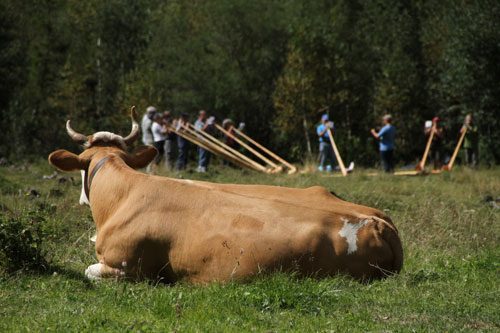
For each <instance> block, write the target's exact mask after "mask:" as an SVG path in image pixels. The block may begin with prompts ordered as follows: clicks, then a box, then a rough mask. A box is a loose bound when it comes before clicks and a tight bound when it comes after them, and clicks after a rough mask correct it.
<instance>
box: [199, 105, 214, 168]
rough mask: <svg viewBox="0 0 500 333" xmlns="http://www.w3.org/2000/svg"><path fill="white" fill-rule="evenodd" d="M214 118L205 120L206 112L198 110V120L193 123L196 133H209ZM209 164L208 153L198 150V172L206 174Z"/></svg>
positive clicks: (201, 149)
mask: <svg viewBox="0 0 500 333" xmlns="http://www.w3.org/2000/svg"><path fill="white" fill-rule="evenodd" d="M214 119H215V118H214V117H210V118H208V119H207V111H205V110H200V113H199V115H198V120H196V122H195V123H194V127H196V129H197V130H198V131H204V132H207V133H210V132H211V131H212V125H213V123H214ZM209 163H210V152H209V151H208V150H205V149H203V148H201V147H200V148H199V160H198V169H197V171H198V172H207V168H208V164H209Z"/></svg>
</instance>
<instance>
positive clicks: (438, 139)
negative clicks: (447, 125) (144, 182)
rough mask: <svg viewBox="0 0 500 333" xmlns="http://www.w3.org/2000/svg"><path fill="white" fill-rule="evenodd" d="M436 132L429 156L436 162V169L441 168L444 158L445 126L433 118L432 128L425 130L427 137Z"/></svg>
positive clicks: (436, 118)
mask: <svg viewBox="0 0 500 333" xmlns="http://www.w3.org/2000/svg"><path fill="white" fill-rule="evenodd" d="M433 131H434V136H433V137H432V145H431V151H430V153H429V155H430V156H431V159H432V160H433V161H434V169H440V168H441V159H442V158H443V156H442V155H443V137H444V129H443V126H441V125H440V124H439V118H438V117H434V118H432V126H431V127H426V128H425V131H424V132H425V135H427V136H429V135H431V133H432V132H433Z"/></svg>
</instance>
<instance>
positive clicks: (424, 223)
mask: <svg viewBox="0 0 500 333" xmlns="http://www.w3.org/2000/svg"><path fill="white" fill-rule="evenodd" d="M54 170H55V169H54V168H52V167H51V166H49V165H48V163H47V162H46V161H45V160H41V161H37V162H35V163H31V164H29V163H26V164H24V165H17V166H4V167H0V264H1V266H0V331H6V332H7V331H8V332H14V331H65V332H66V331H68V332H71V331H75V332H83V331H96V330H101V331H119V332H125V331H178V332H208V331H209V332H214V331H215V332H226V331H227V332H234V331H244V332H251V331H256V332H281V331H297V332H316V331H318V332H328V331H334V332H343V331H363V332H365V331H372V332H377V331H385V332H388V331H395V332H400V331H416V332H422V331H439V332H444V331H449V332H452V331H453V332H455V331H477V330H481V331H499V330H500V209H499V208H498V207H497V206H495V203H494V202H492V201H491V200H490V199H491V198H497V197H500V168H498V167H497V168H492V169H482V170H470V169H467V168H460V167H457V168H455V169H453V171H452V172H448V173H444V174H441V175H433V176H417V177H396V176H392V175H384V174H379V175H378V176H374V177H368V176H367V175H366V174H367V172H368V171H369V170H356V171H355V173H353V174H351V175H349V176H348V177H331V176H329V175H327V174H323V173H310V174H295V175H264V174H257V173H254V172H247V171H241V170H235V169H229V168H222V167H217V168H215V169H214V170H213V171H211V172H210V173H208V174H197V173H195V172H184V173H183V174H182V176H183V177H184V178H186V179H202V180H207V181H214V182H221V183H249V184H268V185H277V186H288V187H297V188H304V187H309V186H313V185H322V186H324V187H326V188H327V189H328V190H330V191H334V192H335V193H337V194H338V195H339V196H340V197H341V198H342V199H344V200H347V201H351V202H355V203H358V204H363V205H367V206H371V207H375V208H378V209H380V210H383V211H384V212H386V213H387V214H388V215H389V216H390V217H391V218H392V220H393V221H394V223H395V225H396V227H397V228H398V229H399V232H400V236H401V238H402V242H403V247H404V253H405V262H404V267H403V270H402V272H401V273H400V274H398V275H396V276H393V277H389V278H387V279H384V280H379V281H373V282H369V283H360V282H357V281H354V280H352V279H351V278H349V277H346V276H336V277H332V278H323V279H314V278H306V279H301V278H298V277H297V276H296V275H294V274H293V273H283V272H281V273H275V274H272V275H262V276H258V277H256V278H255V279H253V280H252V281H250V282H247V283H237V282H233V283H228V284H220V283H214V284H211V285H208V286H197V285H186V284H182V283H179V284H176V285H166V284H163V283H161V282H159V281H145V282H140V283H135V282H128V281H118V280H107V281H102V282H99V283H95V282H92V281H90V280H88V279H87V278H86V277H85V275H84V270H85V268H86V267H87V266H88V265H90V264H94V263H95V262H96V257H95V253H94V246H93V243H91V242H90V240H89V239H90V237H91V236H92V235H93V234H94V233H95V226H94V223H93V220H92V215H91V212H90V209H89V207H88V206H80V205H79V204H78V199H79V196H80V189H81V178H80V174H79V173H68V174H63V173H58V174H53V173H54ZM372 171H373V170H372ZM44 175H45V176H51V177H45V178H47V179H44V177H43V176H44ZM163 175H166V176H171V177H178V175H177V174H175V173H172V174H166V173H165V174H163ZM172 195H175V193H172Z"/></svg>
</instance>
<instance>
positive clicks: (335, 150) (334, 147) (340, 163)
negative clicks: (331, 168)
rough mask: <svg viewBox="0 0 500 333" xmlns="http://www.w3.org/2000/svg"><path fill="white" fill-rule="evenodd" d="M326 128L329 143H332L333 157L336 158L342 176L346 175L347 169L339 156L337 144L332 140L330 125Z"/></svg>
mask: <svg viewBox="0 0 500 333" xmlns="http://www.w3.org/2000/svg"><path fill="white" fill-rule="evenodd" d="M327 130H328V137H329V138H330V143H331V144H332V148H333V152H334V153H335V157H336V158H337V162H338V163H339V167H340V172H342V176H344V177H345V176H347V170H346V169H345V166H344V162H343V161H342V158H341V157H340V153H339V150H338V149H337V145H336V144H335V140H333V135H332V131H331V130H330V127H328V128H327Z"/></svg>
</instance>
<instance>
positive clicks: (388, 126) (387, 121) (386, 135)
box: [370, 114, 396, 172]
mask: <svg viewBox="0 0 500 333" xmlns="http://www.w3.org/2000/svg"><path fill="white" fill-rule="evenodd" d="M382 123H383V125H384V126H383V127H382V128H381V129H380V131H379V132H378V133H377V132H375V129H373V128H372V129H371V130H370V132H371V134H372V135H373V136H374V137H375V138H376V139H378V140H379V141H380V143H379V149H380V152H379V155H380V164H382V169H384V171H385V172H393V171H394V162H393V159H392V157H393V151H394V135H395V134H396V129H395V128H394V126H392V116H391V115H390V114H386V115H385V116H384V117H383V118H382Z"/></svg>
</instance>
